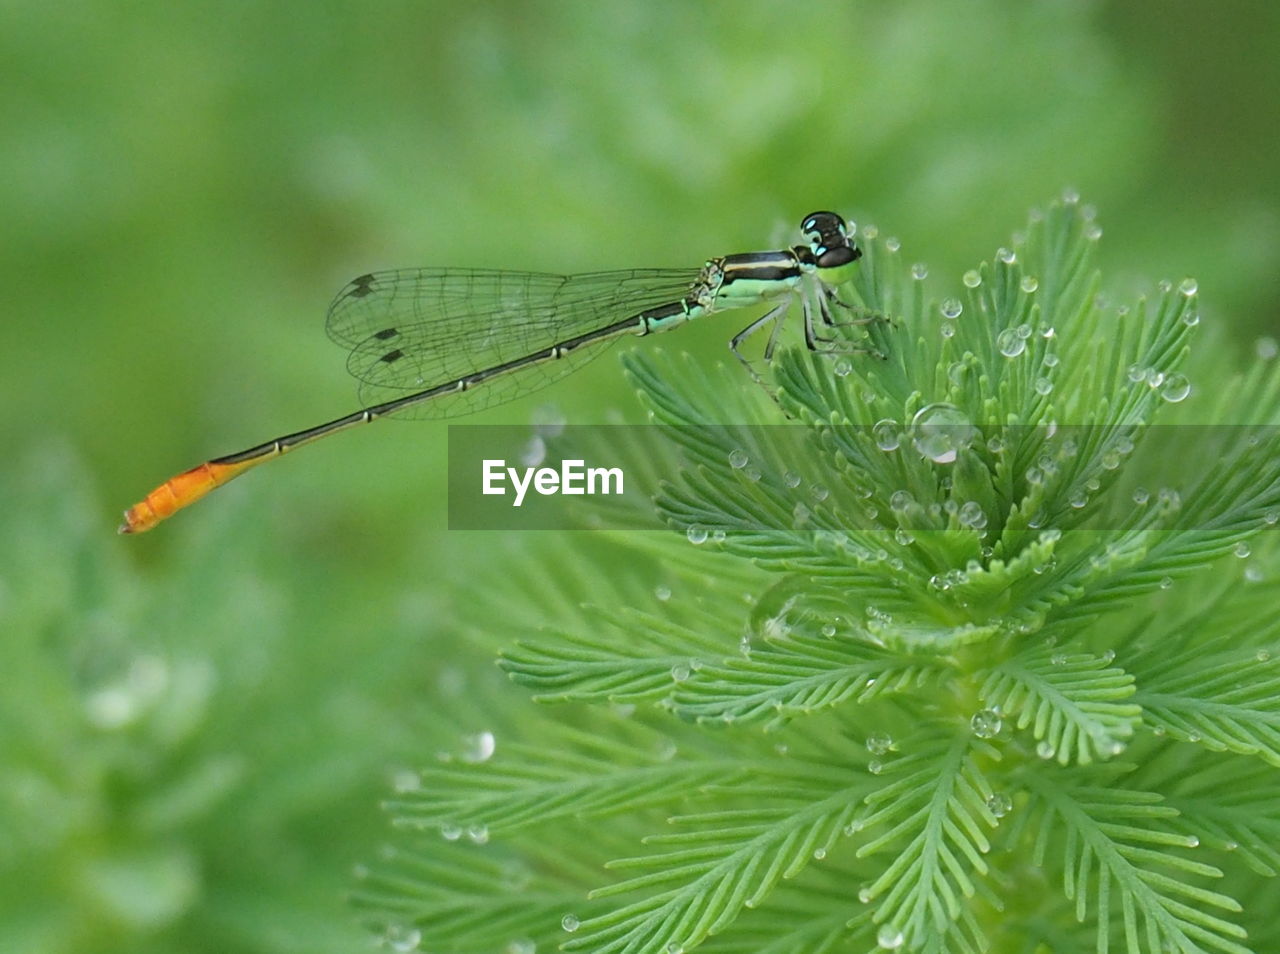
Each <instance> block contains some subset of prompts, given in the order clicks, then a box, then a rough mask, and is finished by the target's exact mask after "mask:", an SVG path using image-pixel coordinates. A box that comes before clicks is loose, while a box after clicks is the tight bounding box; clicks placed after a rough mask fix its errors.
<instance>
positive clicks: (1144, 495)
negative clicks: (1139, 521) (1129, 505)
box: [1133, 487, 1151, 507]
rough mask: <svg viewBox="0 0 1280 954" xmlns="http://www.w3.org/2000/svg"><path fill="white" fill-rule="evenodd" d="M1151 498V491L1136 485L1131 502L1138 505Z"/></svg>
mask: <svg viewBox="0 0 1280 954" xmlns="http://www.w3.org/2000/svg"><path fill="white" fill-rule="evenodd" d="M1150 499H1151V493H1150V491H1148V490H1147V489H1146V488H1144V487H1138V488H1136V489H1135V490H1134V491H1133V502H1134V503H1136V504H1137V505H1138V506H1139V507H1141V506H1142V505H1143V504H1145V503H1146V502H1147V501H1148V500H1150Z"/></svg>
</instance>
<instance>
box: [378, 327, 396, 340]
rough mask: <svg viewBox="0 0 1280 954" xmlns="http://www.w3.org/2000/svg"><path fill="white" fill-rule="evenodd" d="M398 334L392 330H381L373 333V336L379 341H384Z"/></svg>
mask: <svg viewBox="0 0 1280 954" xmlns="http://www.w3.org/2000/svg"><path fill="white" fill-rule="evenodd" d="M398 334H400V332H398V331H396V330H395V329H394V328H383V329H382V330H381V331H375V332H374V333H373V336H374V337H375V338H377V339H378V340H379V341H386V340H387V339H388V338H394V337H395V336H396V335H398Z"/></svg>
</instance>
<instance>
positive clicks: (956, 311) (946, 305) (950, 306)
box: [942, 298, 964, 319]
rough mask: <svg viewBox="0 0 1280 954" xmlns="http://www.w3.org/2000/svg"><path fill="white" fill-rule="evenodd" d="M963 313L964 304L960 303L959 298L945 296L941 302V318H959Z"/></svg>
mask: <svg viewBox="0 0 1280 954" xmlns="http://www.w3.org/2000/svg"><path fill="white" fill-rule="evenodd" d="M963 313H964V305H962V304H960V299H959V298H947V299H945V300H944V301H943V302H942V317H943V318H951V319H955V318H959V317H960V315H961V314H963Z"/></svg>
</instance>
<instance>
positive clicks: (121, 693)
mask: <svg viewBox="0 0 1280 954" xmlns="http://www.w3.org/2000/svg"><path fill="white" fill-rule="evenodd" d="M0 27H2V28H0V90H2V92H0V137H2V138H0V142H2V143H3V148H2V149H0V209H2V210H3V221H4V227H3V229H0V270H2V273H3V275H4V278H5V285H6V294H5V298H6V300H7V302H8V304H7V305H6V306H5V307H4V310H5V313H6V320H5V326H6V328H7V333H6V335H5V340H6V346H5V348H4V350H3V359H2V361H3V365H2V366H3V374H2V375H0V433H3V434H4V451H5V456H4V461H5V462H4V465H3V468H2V469H0V493H3V503H4V507H3V513H0V533H3V537H0V539H2V540H3V544H2V545H0V546H2V550H0V628H2V630H3V638H4V645H3V648H0V660H2V661H3V662H2V664H0V680H3V681H2V682H0V757H2V759H3V761H2V762H0V773H3V774H2V776H0V950H3V951H10V950H13V951H22V952H28V951H36V952H42V951H50V952H60V951H72V950H75V951H78V952H87V951H93V952H98V951H132V952H141V951H184V952H192V951H262V952H268V951H270V952H284V951H304V950H305V951H309V952H326V951H348V950H359V949H363V948H365V947H366V946H367V945H368V944H369V943H370V942H369V941H368V940H367V939H366V938H365V936H364V935H363V934H362V933H361V931H360V930H359V928H358V927H357V926H356V925H355V924H354V922H353V918H352V916H351V915H350V914H349V912H347V911H346V910H345V909H344V907H343V904H342V901H341V892H342V889H343V885H344V879H345V878H346V876H347V871H348V870H349V868H350V865H351V864H352V863H353V862H354V861H356V860H357V859H359V858H361V857H364V856H367V855H368V854H369V852H370V851H371V850H372V847H373V846H374V845H376V843H377V841H378V839H379V838H380V837H382V821H381V819H380V817H379V814H378V811H377V801H378V799H379V798H380V797H381V796H382V795H383V794H385V792H386V791H387V790H388V785H389V782H390V780H391V779H392V778H393V777H394V773H395V772H396V770H397V768H402V767H404V766H411V765H414V764H417V763H420V762H423V761H425V760H426V759H429V758H431V757H432V754H433V753H434V751H435V750H436V749H437V748H439V747H441V746H444V747H446V748H447V747H448V746H449V745H454V746H455V747H456V746H459V745H464V744H465V735H466V733H468V732H472V731H476V730H478V729H480V728H483V727H484V724H485V719H486V718H487V714H486V713H485V711H484V710H483V704H482V702H483V698H484V697H485V694H484V693H483V692H479V691H478V690H477V689H476V687H477V686H479V685H482V684H483V685H491V684H492V685H496V683H494V682H493V681H494V680H495V679H496V677H495V676H493V675H492V673H491V666H490V665H489V663H488V661H487V659H485V658H483V657H484V654H483V653H481V652H478V651H475V650H474V649H472V650H468V646H467V644H465V643H464V642H461V641H460V640H459V639H458V638H457V637H456V636H455V635H454V634H453V630H452V626H451V622H452V620H453V619H454V617H455V616H456V615H457V612H458V604H459V603H460V602H470V603H474V602H475V600H474V598H473V597H469V596H466V595H460V594H467V593H474V592H476V591H477V587H479V589H480V591H481V592H483V580H484V579H485V574H489V576H490V577H491V578H492V577H497V576H501V575H503V574H504V573H505V572H509V571H510V570H511V569H513V567H514V566H515V565H517V564H518V562H519V561H520V560H522V559H530V558H531V557H530V553H535V558H536V546H537V544H536V543H531V542H530V541H529V540H525V539H522V540H513V539H511V538H510V537H509V536H502V535H498V534H484V533H480V534H470V535H463V534H459V533H449V532H448V531H447V530H445V529H444V528H445V523H446V502H445V499H444V480H445V473H446V471H445V468H444V466H443V465H442V459H443V455H444V454H445V453H446V443H445V439H446V428H445V426H444V425H443V424H415V425H410V424H400V423H390V424H386V425H382V426H379V427H376V428H369V429H367V430H364V431H360V432H355V433H351V434H348V435H344V436H343V437H340V438H336V439H335V440H333V441H329V442H325V443H322V444H320V445H317V446H316V447H314V448H310V449H308V450H307V451H306V452H305V453H303V454H299V455H297V456H295V457H290V458H288V459H286V460H282V461H279V462H277V463H274V464H272V465H271V467H270V468H269V469H267V470H264V471H260V472H257V473H255V474H254V475H252V476H251V477H248V478H246V479H245V480H243V481H239V482H237V483H236V484H233V485H232V486H231V487H229V488H227V489H226V490H223V491H220V492H219V494H218V495H217V496H216V497H215V498H213V499H212V500H210V501H207V502H205V503H203V504H201V505H200V506H199V507H197V508H196V509H193V510H192V511H190V512H188V513H186V514H184V515H182V516H181V517H180V518H178V519H177V520H175V521H174V522H173V523H172V524H168V525H165V526H164V527H162V528H161V529H160V530H158V531H157V532H155V533H153V534H150V535H148V536H145V537H141V538H136V539H130V538H118V537H116V536H115V535H114V527H115V524H116V522H117V519H116V518H117V515H118V511H119V510H120V509H122V508H123V507H124V506H127V505H128V504H130V503H132V502H133V501H134V500H136V499H138V497H140V496H141V495H142V494H143V493H145V492H146V491H147V490H148V489H149V488H150V487H152V486H153V485H154V484H156V483H157V482H159V481H160V480H162V479H163V478H165V477H166V476H168V475H170V474H172V473H173V472H175V471H177V470H181V469H185V468H186V467H189V466H191V465H193V464H195V463H197V462H199V461H200V460H203V459H206V458H208V457H210V456H216V455H219V454H225V453H229V452H231V451H233V450H238V449H240V448H242V447H244V446H247V445H250V444H253V443H257V442H259V441H261V440H265V439H268V438H270V437H272V436H275V435H276V434H279V433H282V432H285V431H289V430H294V429H298V428H301V427H304V426H307V425H310V424H313V423H316V422H318V421H320V420H324V419H328V418H330V417H334V416H337V415H338V414H341V413H344V412H346V411H348V410H351V409H353V408H354V406H355V401H354V398H353V396H352V393H353V392H352V388H351V383H350V381H349V380H348V379H347V378H346V377H345V375H344V373H343V370H342V360H343V356H342V355H341V354H340V353H339V352H338V351H336V350H335V349H334V348H333V346H332V345H330V344H329V343H328V342H327V341H326V340H325V338H324V335H323V333H322V330H321V325H322V320H323V316H324V309H325V306H326V305H327V303H328V301H329V298H330V297H331V295H332V294H333V293H334V291H335V290H336V289H337V288H339V287H340V286H341V284H342V283H343V282H344V281H346V280H347V279H348V278H350V277H351V276H352V275H355V274H358V273H361V272H364V271H368V270H370V269H376V268H384V267H394V266H404V265H426V264H453V265H498V266H507V267H513V268H526V269H544V270H551V271H586V270H592V269H597V268H609V267H630V266H646V265H691V264H692V265H696V264H698V263H699V262H701V261H702V260H703V259H704V258H705V257H707V256H709V255H714V254H720V253H724V252H731V251H741V250H747V249H754V248H761V247H768V246H770V245H772V244H774V243H777V242H778V241H779V239H780V237H782V236H784V235H785V236H786V237H787V238H790V233H787V232H784V230H785V229H790V228H792V227H794V225H795V224H796V222H797V221H798V220H799V217H800V216H802V215H803V214H805V213H807V212H809V211H812V210H814V209H817V208H828V207H829V208H835V209H838V210H841V211H843V212H845V213H846V214H847V215H849V216H851V217H853V218H855V219H857V221H858V222H860V223H862V222H868V221H874V222H875V223H876V224H877V225H878V226H879V227H880V228H881V229H882V231H887V232H890V233H892V234H895V235H898V236H900V237H901V238H902V240H903V245H904V249H905V251H906V253H907V254H908V255H909V256H910V259H911V260H913V261H914V260H921V261H926V262H928V263H929V264H930V269H931V272H930V274H931V279H933V280H934V282H935V284H934V288H935V289H944V288H947V287H948V286H954V284H955V282H956V280H957V278H958V276H959V275H960V274H961V273H962V272H963V271H964V270H965V269H966V268H968V267H970V266H971V265H972V264H973V263H974V261H975V260H976V259H977V258H978V257H979V256H982V257H990V256H991V254H992V252H993V251H994V249H995V247H996V246H998V245H1000V244H1002V243H1003V242H1005V241H1006V240H1007V236H1008V234H1009V232H1010V231H1011V230H1013V229H1015V228H1018V227H1020V226H1021V224H1022V222H1023V221H1024V219H1025V215H1026V212H1027V209H1028V208H1029V207H1030V206H1032V205H1035V204H1039V203H1043V202H1044V201H1045V200H1046V199H1048V198H1049V197H1051V196H1053V195H1055V194H1057V193H1058V192H1059V191H1060V190H1061V189H1062V188H1063V187H1065V186H1070V187H1073V188H1075V189H1077V190H1079V191H1080V192H1081V194H1082V195H1083V196H1084V197H1085V199H1086V201H1089V202H1092V203H1094V204H1096V205H1097V206H1098V208H1099V210H1100V220H1101V222H1102V224H1103V226H1104V228H1105V232H1106V234H1105V237H1104V240H1103V247H1102V260H1103V262H1104V265H1105V267H1106V268H1107V274H1108V284H1109V285H1110V287H1112V288H1117V289H1121V290H1130V289H1134V288H1136V289H1139V290H1140V289H1142V288H1143V287H1149V283H1150V282H1151V281H1154V280H1155V279H1157V278H1162V277H1171V278H1178V277H1181V276H1183V275H1188V274H1191V275H1195V276H1196V277H1197V278H1198V279H1199V283H1200V289H1201V298H1202V302H1203V310H1204V316H1205V322H1204V324H1205V331H1206V333H1207V334H1208V335H1210V336H1212V337H1211V340H1213V341H1216V342H1217V343H1218V345H1219V346H1220V347H1222V348H1224V349H1232V350H1234V351H1236V352H1238V357H1239V356H1242V355H1243V354H1244V353H1245V352H1247V351H1250V350H1251V349H1252V348H1253V347H1254V342H1255V341H1256V339H1257V338H1258V337H1259V336H1261V335H1266V334H1268V333H1271V332H1272V331H1274V329H1275V328H1276V325H1277V317H1278V315H1280V281H1278V279H1277V276H1278V274H1280V270H1278V268H1277V264H1278V263H1280V177H1278V176H1277V175H1276V156H1277V155H1278V154H1280V126H1278V125H1277V123H1276V121H1275V118H1276V117H1277V116H1280V57H1277V56H1276V55H1275V51H1276V50H1277V49H1280V7H1276V6H1275V5H1272V4H1267V3H1263V2H1255V3H1245V2H1239V3H1233V4H1229V5H1222V6H1220V7H1215V8H1213V9H1210V8H1208V7H1206V6H1205V5H1203V4H1193V3H1164V2H1157V0H1111V2H1074V0H1072V2H1068V0H1061V2H1021V3H1019V2H993V0H977V2H971V3H966V4H944V3H927V2H911V0H905V2H899V3H893V4H885V3H877V2H871V0H868V2H845V3H838V2H829V0H810V2H805V3H796V4H780V3H776V2H774V3H766V2H757V0H739V2H737V3H733V4H698V3H690V2H687V0H685V2H680V0H649V2H643V3H640V2H630V3H628V2H624V0H596V2H585V0H572V2H563V0H562V2H555V3H553V2H541V0H539V2H528V0H526V2H516V0H507V2H496V0H488V2H485V0H480V2H472V3H467V4H457V3H449V4H445V3H437V2H416V3H410V2H400V3H357V2H352V0H323V2H318V3H313V4H301V3H291V4H290V3H281V2H245V0H238V2H227V3H221V4H200V3H181V4H171V3H169V4H162V3H157V2H153V0H138V2H131V3H104V2H101V0H83V2H65V3H34V2H27V3H22V2H13V0H9V2H4V3H0ZM725 322H728V323H727V324H726V323H725ZM725 322H708V323H707V324H706V326H704V327H701V328H694V327H691V328H689V329H687V330H686V331H682V332H681V333H680V335H679V337H678V338H667V339H664V340H662V341H661V342H660V344H661V345H662V346H664V347H671V348H678V349H689V350H692V351H695V352H698V353H700V354H701V355H702V356H703V357H704V359H705V360H706V361H708V362H712V361H717V360H723V359H724V357H725V356H726V355H727V352H726V351H725V341H726V339H727V338H728V337H729V335H730V334H731V332H733V331H736V330H737V329H738V327H739V326H740V325H741V324H742V323H743V322H742V320H741V319H738V318H733V317H730V318H726V319H725ZM654 344H655V343H654V342H653V341H652V340H651V341H648V342H644V343H643V344H641V345H639V346H641V347H652V346H654ZM547 402H553V403H555V404H556V405H558V406H559V407H560V408H561V409H562V411H563V413H564V414H565V415H566V416H567V417H568V418H569V419H570V420H573V421H575V422H586V421H593V420H599V419H601V418H602V417H603V416H604V415H605V414H606V413H607V412H608V410H609V409H610V408H621V409H624V410H625V411H627V412H628V413H632V414H634V411H635V408H634V402H633V401H632V399H631V397H630V394H629V393H628V389H627V388H626V387H625V385H623V384H621V382H620V379H619V373H618V365H617V361H616V357H614V356H607V357H605V358H604V359H602V360H600V361H597V362H596V363H595V364H594V365H592V367H591V368H590V369H588V370H587V371H584V372H582V373H580V374H578V375H575V377H574V378H572V379H571V380H569V381H567V382H565V383H564V384H562V385H560V386H558V387H557V388H556V389H555V390H553V391H548V392H542V393H541V394H539V395H537V396H536V397H535V398H533V399H532V400H530V401H528V402H525V403H522V404H512V405H507V406H505V407H502V408H499V409H496V410H494V411H491V412H489V413H488V414H486V415H484V416H482V417H480V418H478V420H481V421H490V422H496V421H502V422H510V423H519V422H522V421H527V420H528V419H529V417H530V415H531V413H533V412H534V410H535V409H536V408H538V407H541V406H543V405H545V404H546V403H547ZM606 569H607V567H606ZM476 580H479V581H481V582H480V583H479V584H477V583H475V581H476ZM468 582H470V586H468V587H464V586H463V584H464V583H468ZM483 609H484V607H483V606H481V607H480V611H481V612H483ZM536 623H537V620H536V619H534V618H529V619H512V618H508V617H504V616H503V615H502V614H501V613H500V612H497V611H495V613H494V615H493V618H492V620H491V624H490V625H491V628H492V633H493V639H494V641H495V642H502V641H504V640H508V639H510V638H513V637H514V636H515V635H517V634H520V633H521V632H524V631H527V630H528V629H529V628H531V627H533V626H535V625H536ZM486 691H487V690H486ZM509 696H510V699H509V704H510V705H511V706H512V707H518V706H521V705H526V704H527V703H526V702H525V701H524V698H523V695H522V694H521V693H520V692H518V691H517V690H515V689H511V690H510V691H509Z"/></svg>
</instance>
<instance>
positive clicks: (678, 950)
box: [667, 941, 684, 954]
mask: <svg viewBox="0 0 1280 954" xmlns="http://www.w3.org/2000/svg"><path fill="white" fill-rule="evenodd" d="M667 954H684V945H682V944H678V943H676V942H675V941H672V942H671V943H670V944H668V945H667Z"/></svg>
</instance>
